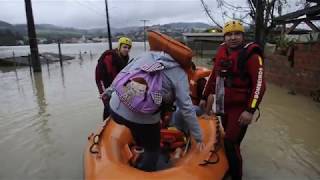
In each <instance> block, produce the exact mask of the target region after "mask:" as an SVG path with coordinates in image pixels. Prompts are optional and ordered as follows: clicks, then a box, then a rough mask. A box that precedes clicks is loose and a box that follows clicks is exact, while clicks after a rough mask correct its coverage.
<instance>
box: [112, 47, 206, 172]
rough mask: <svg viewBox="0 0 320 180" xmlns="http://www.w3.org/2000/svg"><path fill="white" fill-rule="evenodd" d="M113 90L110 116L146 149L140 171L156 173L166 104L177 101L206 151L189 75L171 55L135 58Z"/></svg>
mask: <svg viewBox="0 0 320 180" xmlns="http://www.w3.org/2000/svg"><path fill="white" fill-rule="evenodd" d="M142 77H143V78H142ZM111 87H113V88H114V92H113V93H112V96H111V99H110V113H111V116H112V117H113V119H114V120H115V122H117V123H119V124H122V125H125V126H126V127H128V128H129V129H130V131H131V134H132V136H133V138H134V140H135V142H136V145H138V146H140V147H142V148H143V149H144V153H143V154H142V158H141V160H139V162H137V164H136V167H137V168H138V169H141V170H144V171H155V170H156V163H157V161H158V158H159V153H160V111H161V107H162V106H163V105H164V104H172V103H173V102H176V105H177V107H178V108H179V109H180V111H181V112H182V115H183V119H184V121H186V122H187V124H188V125H189V127H190V128H189V129H190V133H191V135H192V136H193V137H194V138H195V140H196V142H197V147H198V149H199V150H201V149H202V148H203V146H204V145H203V143H202V133H201V129H200V126H199V123H198V121H197V117H196V112H195V109H194V108H193V106H192V101H191V98H190V96H189V84H188V77H187V74H186V72H185V71H184V70H183V69H182V68H181V67H180V65H179V64H178V63H177V62H176V61H175V60H174V59H173V58H172V57H171V56H170V55H168V54H166V53H164V52H158V51H150V52H147V53H145V54H143V55H142V56H140V57H138V58H135V59H133V60H132V61H131V62H130V63H129V64H128V65H127V66H126V67H125V68H124V69H123V70H122V71H121V72H120V73H119V74H118V76H117V77H116V79H115V80H114V82H113V84H112V85H111Z"/></svg>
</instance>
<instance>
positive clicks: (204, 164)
mask: <svg viewBox="0 0 320 180" xmlns="http://www.w3.org/2000/svg"><path fill="white" fill-rule="evenodd" d="M198 121H199V123H200V126H201V129H202V132H203V136H204V141H203V142H204V143H205V148H204V149H203V150H202V151H201V152H199V151H198V150H197V149H196V147H195V144H196V142H195V141H194V140H193V139H192V140H191V143H190V144H189V146H186V147H184V148H183V149H182V151H183V152H184V153H183V154H182V155H181V156H180V157H179V158H178V159H171V160H170V161H171V167H168V168H167V169H164V170H159V171H155V172H144V171H142V170H139V169H136V168H134V167H132V166H131V165H130V162H131V160H132V158H134V152H132V150H131V149H130V145H131V144H132V143H133V139H132V136H131V133H130V131H129V129H127V128H126V127H125V126H122V125H119V124H117V123H115V122H114V121H113V120H112V119H111V118H109V119H107V120H106V121H105V122H104V124H103V125H102V126H101V128H100V130H99V131H98V132H97V133H96V134H92V135H90V136H89V138H88V139H89V142H88V144H87V147H86V149H85V153H84V177H85V179H188V180H189V179H217V180H218V179H219V180H221V179H222V178H223V177H224V174H225V173H226V171H227V169H228V163H227V159H226V156H225V153H224V149H223V146H222V143H221V141H220V140H221V134H220V132H221V131H220V130H219V129H221V128H219V127H220V126H219V123H218V121H217V119H216V118H215V117H214V116H211V117H209V118H208V117H207V118H206V119H204V117H199V118H198Z"/></svg>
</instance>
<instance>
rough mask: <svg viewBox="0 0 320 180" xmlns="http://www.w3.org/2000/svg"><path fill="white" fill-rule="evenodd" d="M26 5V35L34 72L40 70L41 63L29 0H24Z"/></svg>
mask: <svg viewBox="0 0 320 180" xmlns="http://www.w3.org/2000/svg"><path fill="white" fill-rule="evenodd" d="M24 2H25V6H26V15H27V24H28V36H29V46H30V52H31V62H32V67H33V71H34V72H41V64H40V59H39V52H38V42H37V36H36V30H35V27H34V21H33V13H32V5H31V0H24Z"/></svg>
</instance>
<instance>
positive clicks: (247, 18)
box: [200, 0, 305, 46]
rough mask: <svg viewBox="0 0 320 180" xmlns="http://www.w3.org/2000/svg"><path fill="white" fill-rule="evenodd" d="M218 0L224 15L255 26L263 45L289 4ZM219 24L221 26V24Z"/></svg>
mask: <svg viewBox="0 0 320 180" xmlns="http://www.w3.org/2000/svg"><path fill="white" fill-rule="evenodd" d="M200 1H201V4H202V6H203V7H204V9H205V12H206V14H207V15H208V16H209V18H210V19H211V20H212V21H213V22H214V23H215V24H217V21H216V20H215V18H214V17H213V16H212V15H211V13H210V10H209V8H208V6H207V5H206V3H205V2H204V0H200ZM290 1H291V0H290ZM216 2H217V4H218V8H221V9H225V11H224V12H223V13H222V16H223V17H224V16H226V17H228V18H230V19H238V20H240V21H241V22H242V23H244V24H247V25H250V26H251V27H255V34H256V41H257V42H258V43H260V44H261V45H262V46H264V44H265V42H266V37H267V35H268V34H269V33H270V30H271V29H272V28H274V27H275V26H276V24H275V21H274V19H275V17H277V16H279V15H282V11H283V9H284V8H286V7H288V6H289V1H288V0H246V4H245V5H243V6H237V5H234V4H232V3H230V2H228V1H227V0H216ZM304 3H305V0H296V3H295V5H296V6H298V5H301V4H304ZM291 4H292V2H291ZM228 13H231V14H233V16H232V17H231V16H228ZM235 13H237V14H240V17H238V18H237V17H235ZM215 15H216V14H215ZM216 16H217V15H216ZM218 26H219V27H221V26H220V25H218Z"/></svg>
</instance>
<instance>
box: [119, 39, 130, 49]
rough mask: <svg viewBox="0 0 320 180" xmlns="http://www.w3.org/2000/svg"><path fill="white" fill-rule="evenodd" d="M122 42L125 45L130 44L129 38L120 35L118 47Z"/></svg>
mask: <svg viewBox="0 0 320 180" xmlns="http://www.w3.org/2000/svg"><path fill="white" fill-rule="evenodd" d="M122 44H126V45H128V46H130V47H131V46H132V40H131V39H130V38H127V37H121V38H119V40H118V47H119V48H120V46H121V45H122Z"/></svg>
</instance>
